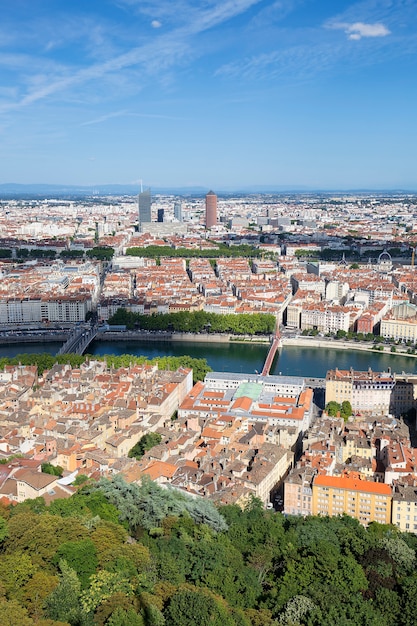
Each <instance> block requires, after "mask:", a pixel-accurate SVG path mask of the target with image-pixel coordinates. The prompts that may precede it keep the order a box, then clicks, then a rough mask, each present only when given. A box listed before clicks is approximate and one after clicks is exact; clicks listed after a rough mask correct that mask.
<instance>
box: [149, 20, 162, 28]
mask: <svg viewBox="0 0 417 626" xmlns="http://www.w3.org/2000/svg"><path fill="white" fill-rule="evenodd" d="M151 26H152V28H161V26H162V23H161V22H160V21H159V20H152V22H151Z"/></svg>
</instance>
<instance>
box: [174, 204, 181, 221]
mask: <svg viewBox="0 0 417 626" xmlns="http://www.w3.org/2000/svg"><path fill="white" fill-rule="evenodd" d="M174 217H175V219H176V220H178V221H179V222H182V204H181V200H177V201H176V202H175V203H174Z"/></svg>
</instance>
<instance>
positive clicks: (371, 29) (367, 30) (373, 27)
mask: <svg viewBox="0 0 417 626" xmlns="http://www.w3.org/2000/svg"><path fill="white" fill-rule="evenodd" d="M327 27H328V28H334V29H340V30H344V31H345V33H346V35H347V36H348V39H353V40H359V39H362V37H386V36H387V35H390V34H391V31H390V30H389V29H388V28H387V27H386V26H384V24H380V23H376V24H365V23H364V22H354V23H353V24H348V23H346V22H335V23H332V24H329V25H328V26H327Z"/></svg>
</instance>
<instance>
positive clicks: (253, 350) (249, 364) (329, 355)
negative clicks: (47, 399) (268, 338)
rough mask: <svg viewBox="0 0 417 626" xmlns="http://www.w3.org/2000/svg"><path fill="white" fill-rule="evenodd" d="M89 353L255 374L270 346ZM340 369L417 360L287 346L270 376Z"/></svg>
mask: <svg viewBox="0 0 417 626" xmlns="http://www.w3.org/2000/svg"><path fill="white" fill-rule="evenodd" d="M60 346H61V344H59V343H58V344H57V343H48V342H41V343H29V344H10V345H2V346H0V357H1V356H9V357H13V356H16V355H17V354H22V353H24V352H31V353H33V352H47V353H49V354H56V352H57V351H58V350H59V348H60ZM88 352H89V354H92V355H103V354H118V355H119V354H134V355H137V356H141V355H142V356H146V357H148V358H150V359H153V358H155V357H158V356H164V355H168V356H182V355H184V354H187V355H189V356H191V357H195V358H205V359H207V362H208V364H209V365H210V367H211V368H212V369H213V370H214V371H216V372H238V373H240V372H242V373H254V372H256V371H258V372H260V371H261V370H262V366H263V363H264V361H265V358H266V355H267V352H268V346H266V345H260V344H249V343H236V342H231V343H216V344H210V343H203V342H201V343H194V342H189V343H187V342H183V343H178V342H172V343H170V342H157V341H155V342H152V343H151V342H145V341H99V342H98V341H96V342H93V343H92V344H91V345H90V347H89V349H88ZM334 367H338V368H339V369H349V368H350V367H353V368H354V369H355V370H359V371H363V370H367V369H368V368H369V367H371V368H372V369H373V370H374V371H376V372H378V371H379V372H380V371H386V370H387V369H388V368H389V367H390V368H391V371H393V372H403V371H404V372H415V371H416V369H417V359H414V358H411V357H407V356H401V355H398V354H391V353H385V354H381V353H378V352H363V351H359V350H353V349H352V350H335V349H332V348H313V347H301V346H284V348H283V349H282V351H281V352H280V354H279V355H277V357H276V358H275V360H274V363H273V365H272V369H271V374H282V375H287V376H307V377H318V378H321V377H324V376H325V375H326V372H327V370H328V369H331V368H334Z"/></svg>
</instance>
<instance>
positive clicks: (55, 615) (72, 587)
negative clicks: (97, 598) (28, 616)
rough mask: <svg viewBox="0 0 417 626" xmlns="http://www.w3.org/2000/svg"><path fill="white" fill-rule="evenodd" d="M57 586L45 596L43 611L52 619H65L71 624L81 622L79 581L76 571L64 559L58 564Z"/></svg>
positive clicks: (72, 625)
mask: <svg viewBox="0 0 417 626" xmlns="http://www.w3.org/2000/svg"><path fill="white" fill-rule="evenodd" d="M59 567H60V570H61V573H60V575H59V583H58V586H57V587H56V588H55V589H54V590H53V591H52V593H51V594H50V595H49V596H48V597H47V598H46V601H45V613H46V615H47V617H50V618H51V619H54V620H61V621H67V622H69V623H70V624H71V626H78V625H81V624H82V618H83V615H82V610H81V607H80V593H81V583H80V581H79V579H78V576H77V574H76V572H75V571H74V570H73V569H71V568H70V567H69V565H68V564H67V563H66V562H65V561H61V562H60V564H59Z"/></svg>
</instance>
